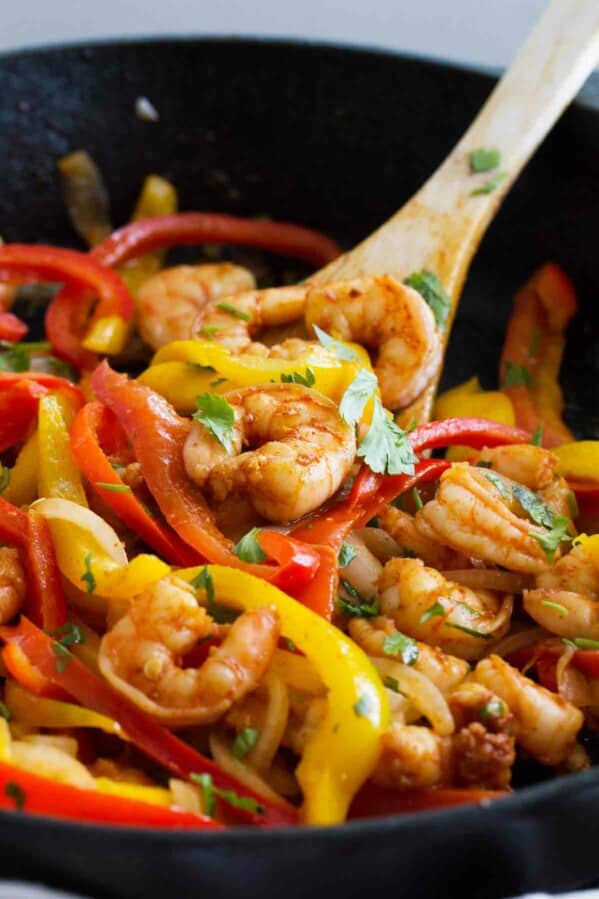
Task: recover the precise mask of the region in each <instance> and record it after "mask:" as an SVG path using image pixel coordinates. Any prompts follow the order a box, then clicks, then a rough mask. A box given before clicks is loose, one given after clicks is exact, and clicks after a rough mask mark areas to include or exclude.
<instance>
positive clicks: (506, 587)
mask: <svg viewBox="0 0 599 899" xmlns="http://www.w3.org/2000/svg"><path fill="white" fill-rule="evenodd" d="M441 574H442V575H443V577H444V578H447V580H448V581H454V583H456V584H462V586H464V587H470V588H471V589H472V590H500V591H501V592H502V593H522V591H523V590H527V589H528V588H529V587H530V586H531V584H532V577H531V576H530V575H528V574H519V573H518V572H515V571H498V570H497V569H496V568H460V569H456V570H455V571H442V572H441Z"/></svg>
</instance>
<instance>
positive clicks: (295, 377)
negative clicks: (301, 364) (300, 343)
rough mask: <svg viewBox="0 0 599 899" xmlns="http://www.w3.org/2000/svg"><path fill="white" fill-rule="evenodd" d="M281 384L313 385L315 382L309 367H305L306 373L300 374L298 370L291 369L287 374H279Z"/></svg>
mask: <svg viewBox="0 0 599 899" xmlns="http://www.w3.org/2000/svg"><path fill="white" fill-rule="evenodd" d="M281 383H282V384H302V386H303V387H313V386H314V384H316V378H315V376H314V372H313V371H312V369H311V368H306V374H305V375H302V374H301V372H299V371H292V372H291V374H289V375H281Z"/></svg>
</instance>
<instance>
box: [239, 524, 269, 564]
mask: <svg viewBox="0 0 599 899" xmlns="http://www.w3.org/2000/svg"><path fill="white" fill-rule="evenodd" d="M259 533H260V528H252V530H251V531H248V532H247V534H245V535H244V536H243V537H242V538H241V540H240V541H239V542H238V543H236V544H235V546H234V547H233V552H234V553H235V555H236V556H237V558H238V559H241V560H242V561H243V562H264V560H265V559H266V553H265V552H264V550H263V549H262V547H261V546H260V544H259V542H258V534H259Z"/></svg>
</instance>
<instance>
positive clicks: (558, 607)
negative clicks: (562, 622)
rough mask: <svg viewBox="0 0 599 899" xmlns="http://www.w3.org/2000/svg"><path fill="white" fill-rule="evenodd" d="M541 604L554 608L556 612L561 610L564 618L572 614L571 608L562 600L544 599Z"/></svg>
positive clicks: (547, 607)
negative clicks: (564, 604)
mask: <svg viewBox="0 0 599 899" xmlns="http://www.w3.org/2000/svg"><path fill="white" fill-rule="evenodd" d="M541 605H542V606H545V608H546V609H553V610H554V612H559V613H560V615H562V617H564V618H565V617H566V616H567V615H569V614H570V612H569V610H568V609H567V608H566V607H565V606H563V605H562V604H561V602H552V601H551V600H550V599H542V600H541Z"/></svg>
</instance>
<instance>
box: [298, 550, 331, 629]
mask: <svg viewBox="0 0 599 899" xmlns="http://www.w3.org/2000/svg"><path fill="white" fill-rule="evenodd" d="M314 549H315V550H316V551H317V552H318V555H319V556H320V565H319V566H318V571H317V572H316V575H315V577H314V579H313V580H312V581H311V582H310V583H309V584H306V585H305V586H304V587H301V588H300V589H299V590H295V591H294V593H293V594H292V596H294V597H295V599H297V601H298V602H301V604H302V605H303V606H306V607H307V608H308V609H311V610H312V611H313V612H316V614H317V615H320V616H321V617H322V618H326V620H327V621H331V619H332V617H333V613H334V611H335V598H336V596H337V589H338V585H339V559H338V555H337V552H336V551H335V550H334V549H333V548H332V547H331V546H315V547H314Z"/></svg>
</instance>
